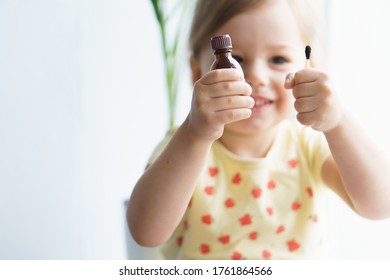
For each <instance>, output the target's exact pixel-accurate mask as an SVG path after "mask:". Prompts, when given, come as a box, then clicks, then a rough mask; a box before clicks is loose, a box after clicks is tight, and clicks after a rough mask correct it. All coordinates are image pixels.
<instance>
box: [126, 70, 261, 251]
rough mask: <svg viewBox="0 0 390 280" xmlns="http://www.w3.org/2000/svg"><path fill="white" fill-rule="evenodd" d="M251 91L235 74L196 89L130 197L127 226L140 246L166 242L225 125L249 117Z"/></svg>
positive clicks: (217, 76) (209, 78)
mask: <svg viewBox="0 0 390 280" xmlns="http://www.w3.org/2000/svg"><path fill="white" fill-rule="evenodd" d="M250 94H251V87H250V86H249V85H248V84H247V83H245V82H244V79H243V77H242V74H240V73H239V72H238V71H237V70H231V69H223V70H215V71H211V72H210V73H207V74H206V75H205V76H203V77H202V78H201V79H200V80H198V81H197V82H196V83H195V85H194V93H193V101H192V106H191V111H190V113H189V115H188V117H187V119H186V120H185V121H184V123H183V124H182V125H181V126H180V127H179V128H178V130H177V132H176V133H175V135H174V136H173V138H172V139H171V141H170V142H169V143H168V145H167V147H166V148H165V150H164V151H163V152H162V154H161V155H160V156H159V157H158V158H157V159H156V161H155V162H154V163H153V164H152V165H151V166H150V167H149V168H148V169H147V170H146V171H145V173H144V174H143V175H142V177H141V178H140V179H139V181H138V182H137V184H136V186H135V188H134V191H133V193H132V195H131V198H130V201H129V205H128V209H127V221H128V224H129V228H130V231H131V233H132V235H133V237H134V239H135V240H136V241H137V242H138V243H139V244H141V245H144V246H157V245H159V244H162V243H163V242H165V241H166V240H167V239H168V238H169V237H170V236H171V234H172V233H173V231H174V229H175V228H176V226H177V225H178V224H179V222H180V220H181V218H182V216H183V214H184V212H185V210H186V208H187V205H188V203H189V201H190V199H191V196H192V193H193V190H194V188H195V185H196V182H197V179H198V176H199V174H200V172H201V170H202V168H203V165H204V162H205V160H206V157H207V154H208V152H209V150H210V147H211V144H212V143H213V141H215V140H216V139H218V138H219V137H220V136H221V135H222V132H223V128H224V125H225V124H226V123H230V122H234V121H238V120H241V119H245V118H248V117H249V116H250V114H251V110H250V108H251V107H253V104H254V101H253V99H252V98H251V97H249V95H250Z"/></svg>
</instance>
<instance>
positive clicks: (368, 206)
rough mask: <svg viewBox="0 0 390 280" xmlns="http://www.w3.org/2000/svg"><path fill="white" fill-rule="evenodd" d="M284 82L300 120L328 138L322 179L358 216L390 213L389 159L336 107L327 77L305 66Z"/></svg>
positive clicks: (375, 216)
mask: <svg viewBox="0 0 390 280" xmlns="http://www.w3.org/2000/svg"><path fill="white" fill-rule="evenodd" d="M285 87H286V88H290V89H293V95H294V97H295V98H296V100H295V109H296V110H297V111H298V115H297V119H298V121H299V122H301V123H302V124H304V125H308V126H311V127H312V128H314V129H316V130H319V131H322V132H323V133H324V134H325V137H326V139H327V141H328V145H329V147H330V150H331V153H332V156H331V157H330V158H328V159H327V160H326V162H325V164H324V165H323V168H322V177H323V179H324V181H325V183H327V185H329V187H330V188H332V189H333V190H334V191H335V192H336V193H337V194H338V195H339V196H340V197H341V198H342V199H344V201H346V202H347V203H348V204H349V205H350V206H351V207H352V208H353V209H354V210H355V211H356V212H357V213H359V214H360V215H362V216H364V217H367V218H371V219H381V218H387V217H390V176H389V174H390V164H389V162H388V160H387V159H386V158H385V156H384V154H383V153H381V152H380V151H379V150H378V149H377V147H376V146H375V145H374V143H372V142H371V141H370V140H369V139H368V137H367V136H366V135H364V134H363V132H362V131H361V129H359V127H358V126H357V124H356V123H355V122H354V121H353V120H352V118H351V117H350V116H349V115H347V114H346V113H345V112H344V110H343V109H342V108H341V107H340V105H339V103H338V102H337V100H336V97H335V95H334V93H333V90H332V88H331V86H330V83H329V77H328V76H327V75H326V74H325V73H323V72H320V71H318V70H314V69H304V70H301V71H299V72H297V73H296V74H295V76H294V77H293V75H290V74H289V75H288V78H287V79H286V84H285Z"/></svg>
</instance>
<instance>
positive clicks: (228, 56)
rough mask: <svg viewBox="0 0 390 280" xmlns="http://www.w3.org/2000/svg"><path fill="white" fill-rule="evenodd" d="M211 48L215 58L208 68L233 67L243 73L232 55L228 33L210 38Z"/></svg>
mask: <svg viewBox="0 0 390 280" xmlns="http://www.w3.org/2000/svg"><path fill="white" fill-rule="evenodd" d="M211 48H212V49H213V52H214V55H215V60H214V62H213V64H212V65H211V67H210V70H214V69H221V68H234V69H237V70H239V71H241V73H243V71H242V68H241V66H240V64H239V63H238V62H237V60H235V59H234V58H233V57H232V48H233V45H232V39H231V38H230V36H229V35H228V34H225V35H220V36H215V37H213V38H211Z"/></svg>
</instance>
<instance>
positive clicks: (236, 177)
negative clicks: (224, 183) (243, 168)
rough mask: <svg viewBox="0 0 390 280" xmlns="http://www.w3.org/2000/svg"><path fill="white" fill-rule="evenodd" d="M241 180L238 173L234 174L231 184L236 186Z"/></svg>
mask: <svg viewBox="0 0 390 280" xmlns="http://www.w3.org/2000/svg"><path fill="white" fill-rule="evenodd" d="M241 180H242V178H241V175H240V173H236V174H235V175H234V177H233V179H232V182H233V184H236V185H238V184H239V183H241Z"/></svg>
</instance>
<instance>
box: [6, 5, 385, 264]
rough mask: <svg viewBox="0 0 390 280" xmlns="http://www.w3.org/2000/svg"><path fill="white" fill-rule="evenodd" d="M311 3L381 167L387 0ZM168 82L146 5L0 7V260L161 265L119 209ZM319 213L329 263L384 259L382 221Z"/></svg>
mask: <svg viewBox="0 0 390 280" xmlns="http://www.w3.org/2000/svg"><path fill="white" fill-rule="evenodd" d="M317 1H319V2H320V4H321V5H322V7H323V11H324V13H325V15H326V18H327V29H328V33H327V34H328V36H327V43H326V44H327V53H328V68H329V72H330V73H331V75H332V77H333V80H334V83H335V85H336V87H337V89H338V92H339V94H340V98H341V99H342V101H343V102H344V104H345V105H346V107H347V108H348V109H349V111H350V112H352V113H353V114H354V115H355V117H356V118H357V119H358V120H359V122H360V123H361V125H362V126H363V127H364V128H365V129H366V131H367V133H369V134H370V135H372V137H373V138H374V140H375V141H376V142H377V144H378V145H379V146H380V147H381V148H383V150H384V153H386V154H388V155H390V146H389V143H390V134H389V128H388V127H389V125H388V124H387V122H388V120H389V119H390V110H389V109H388V107H389V106H388V104H389V100H390V98H389V96H390V95H389V90H388V83H387V82H388V77H389V70H388V69H389V65H390V54H389V52H388V50H389V49H390V34H389V32H388V26H390V17H389V16H388V12H389V11H390V2H388V1H385V0H372V1H369V2H367V1H363V0H355V1H352V0H344V1H335V0H332V1H326V0H323V1H322V0H317ZM187 60H188V57H187V56H183V61H187ZM164 73H165V72H164V69H163V56H162V52H161V42H160V33H159V29H158V25H157V22H156V19H155V15H154V13H153V9H152V5H151V1H148V0H132V1H129V0H111V1H107V0H66V1H65V0H33V1H27V0H0V259H145V258H155V257H158V256H157V255H156V250H153V249H148V250H145V249H141V248H140V247H138V246H136V245H135V244H134V242H133V241H132V240H131V238H130V237H129V235H128V232H127V225H126V223H125V216H124V214H125V206H124V203H125V201H126V200H127V199H128V198H129V196H130V193H131V191H132V188H133V186H134V184H135V183H136V181H137V180H138V178H139V176H140V175H141V174H142V172H143V169H144V167H145V164H146V162H147V159H148V157H149V156H150V154H151V152H152V150H153V149H154V148H155V146H156V144H157V143H158V142H159V141H160V140H161V138H162V137H163V136H164V134H165V132H166V130H167V129H168V126H169V123H168V106H167V97H166V96H167V93H166V85H165V78H164V75H165V74H164ZM181 80H182V83H181V86H180V91H179V92H180V95H179V99H178V110H177V118H176V122H177V123H178V124H180V123H181V121H182V120H183V119H184V117H185V116H186V114H187V112H188V110H189V106H190V105H189V104H190V98H191V93H192V89H191V83H190V74H189V72H188V68H186V69H185V70H184V71H183V75H182V78H181ZM384 176H389V174H384ZM389 187H390V186H389ZM329 202H330V203H329V211H330V214H331V215H330V219H329V243H330V244H331V246H330V248H329V255H330V258H333V259H389V258H390V243H389V242H388V236H389V233H390V221H389V220H384V221H368V220H366V219H363V218H360V217H358V216H357V215H356V214H354V213H352V211H351V210H349V209H348V208H347V207H346V206H344V204H343V203H342V202H341V200H340V199H338V198H337V197H335V196H334V195H332V194H330V195H329Z"/></svg>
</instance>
